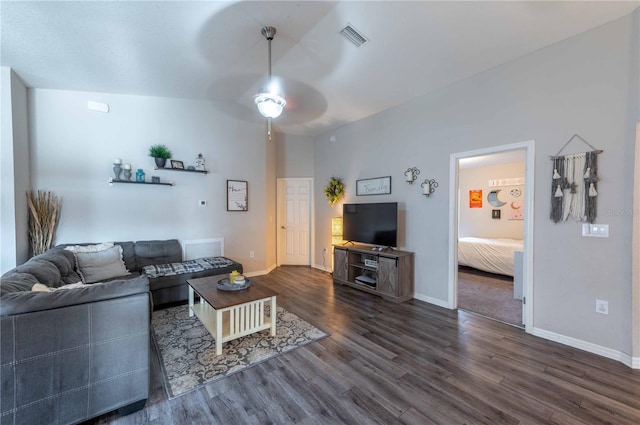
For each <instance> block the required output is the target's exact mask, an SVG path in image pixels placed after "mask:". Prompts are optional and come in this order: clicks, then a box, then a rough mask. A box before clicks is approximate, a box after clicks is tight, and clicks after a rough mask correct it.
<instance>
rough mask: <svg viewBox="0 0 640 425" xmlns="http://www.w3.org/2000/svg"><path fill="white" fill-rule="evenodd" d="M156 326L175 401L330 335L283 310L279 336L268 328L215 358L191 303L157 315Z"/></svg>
mask: <svg viewBox="0 0 640 425" xmlns="http://www.w3.org/2000/svg"><path fill="white" fill-rule="evenodd" d="M152 325H153V331H154V336H155V342H156V348H157V349H158V353H160V360H161V364H162V371H163V374H164V377H163V378H164V384H165V388H166V389H167V394H168V396H169V398H170V399H171V398H175V397H177V396H179V395H182V394H184V393H186V392H188V391H191V390H194V389H196V388H198V387H200V386H202V385H205V384H209V383H211V382H214V381H217V380H218V379H221V378H224V377H226V376H229V375H231V374H233V373H237V372H240V371H241V370H243V369H246V368H248V367H251V366H254V365H256V364H258V363H260V362H263V361H265V360H268V359H270V358H272V357H275V356H278V355H280V354H282V353H286V352H287V351H290V350H293V349H295V348H298V347H302V346H303V345H306V344H309V343H310V342H313V341H317V340H319V339H322V338H324V337H327V336H329V334H328V333H326V332H324V331H322V330H320V329H318V328H316V327H315V326H313V325H311V324H310V323H308V322H306V321H304V320H302V319H301V318H299V317H298V316H296V315H295V314H293V313H290V312H288V311H286V310H285V309H283V308H282V307H278V315H277V322H276V336H275V337H271V336H270V335H269V330H264V331H261V332H258V333H255V334H252V335H249V336H245V337H243V338H239V339H236V340H233V341H229V342H226V343H224V344H223V345H222V355H220V356H216V355H215V354H216V346H215V340H214V338H213V337H212V336H211V334H209V332H208V331H207V330H206V329H205V327H204V326H203V325H202V323H200V321H199V320H198V318H197V317H195V316H193V317H189V306H187V305H181V306H177V307H171V308H167V309H165V310H159V311H154V312H153V319H152Z"/></svg>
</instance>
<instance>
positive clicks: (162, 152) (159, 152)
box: [149, 145, 171, 159]
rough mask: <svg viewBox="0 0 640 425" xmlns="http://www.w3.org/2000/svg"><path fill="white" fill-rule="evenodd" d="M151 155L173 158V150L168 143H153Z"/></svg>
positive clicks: (150, 150)
mask: <svg viewBox="0 0 640 425" xmlns="http://www.w3.org/2000/svg"><path fill="white" fill-rule="evenodd" d="M149 156H150V157H152V158H164V159H169V158H171V151H170V150H169V148H168V147H167V145H153V146H151V147H150V148H149Z"/></svg>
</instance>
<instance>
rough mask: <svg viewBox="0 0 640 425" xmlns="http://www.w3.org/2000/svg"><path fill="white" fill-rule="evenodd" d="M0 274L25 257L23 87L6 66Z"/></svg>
mask: <svg viewBox="0 0 640 425" xmlns="http://www.w3.org/2000/svg"><path fill="white" fill-rule="evenodd" d="M0 92H1V93H0V98H1V99H0V102H1V107H0V127H1V130H0V131H1V132H2V133H1V138H2V141H1V142H0V143H1V145H0V153H1V155H0V178H1V179H2V184H1V185H2V207H1V211H0V235H2V237H1V245H0V251H1V252H2V258H1V259H0V274H1V273H4V272H5V271H7V270H9V269H11V268H13V267H15V266H16V265H17V264H21V263H23V262H24V261H26V260H27V259H28V258H29V250H30V246H29V222H28V209H27V198H26V195H25V193H26V192H27V190H29V188H30V181H29V132H28V125H27V88H26V87H25V86H24V84H23V83H22V81H20V79H19V78H18V77H17V76H16V74H15V73H14V72H13V71H12V70H11V68H8V67H2V68H1V69H0Z"/></svg>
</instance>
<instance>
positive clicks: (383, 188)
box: [356, 176, 391, 196]
mask: <svg viewBox="0 0 640 425" xmlns="http://www.w3.org/2000/svg"><path fill="white" fill-rule="evenodd" d="M390 193H391V176H386V177H375V178H372V179H363V180H356V196H367V195H388V194H390Z"/></svg>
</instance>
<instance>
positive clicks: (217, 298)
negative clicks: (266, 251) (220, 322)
mask: <svg viewBox="0 0 640 425" xmlns="http://www.w3.org/2000/svg"><path fill="white" fill-rule="evenodd" d="M225 277H229V275H228V274H221V275H217V276H207V277H199V278H197V279H189V280H187V283H188V284H189V286H191V287H192V288H193V290H194V291H195V292H197V293H198V295H200V297H202V298H203V299H204V300H205V301H206V302H207V303H209V305H210V306H211V307H213V308H215V309H216V310H219V309H221V308H227V307H231V306H234V305H238V304H244V303H248V302H251V301H256V300H261V299H264V298H269V297H275V296H276V295H278V292H276V291H274V290H273V289H271V288H269V287H268V286H265V285H262V284H260V283H259V282H257V280H259V279H257V278H255V277H252V278H250V280H251V286H249V287H248V288H247V289H242V290H240V291H220V290H218V281H219V280H220V279H224V278H225Z"/></svg>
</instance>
